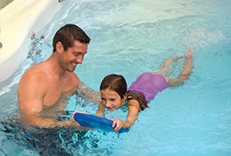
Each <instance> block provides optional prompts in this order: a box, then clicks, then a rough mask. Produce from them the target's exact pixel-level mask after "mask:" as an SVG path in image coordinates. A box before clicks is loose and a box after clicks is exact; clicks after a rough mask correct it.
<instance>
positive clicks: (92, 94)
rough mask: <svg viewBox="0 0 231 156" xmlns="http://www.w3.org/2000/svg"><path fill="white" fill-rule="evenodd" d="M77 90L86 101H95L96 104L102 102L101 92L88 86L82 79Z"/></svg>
mask: <svg viewBox="0 0 231 156" xmlns="http://www.w3.org/2000/svg"><path fill="white" fill-rule="evenodd" d="M76 91H77V95H78V96H80V97H82V98H83V99H84V101H85V102H94V103H95V104H100V102H101V98H100V93H99V92H96V91H94V90H93V89H91V88H89V87H87V86H86V85H85V84H84V83H83V82H81V81H80V82H79V83H78V87H77V89H76Z"/></svg>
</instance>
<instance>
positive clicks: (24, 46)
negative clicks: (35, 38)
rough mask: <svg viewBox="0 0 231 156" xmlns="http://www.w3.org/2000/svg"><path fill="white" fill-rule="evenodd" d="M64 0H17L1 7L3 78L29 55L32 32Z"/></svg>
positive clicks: (0, 73)
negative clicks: (60, 0)
mask: <svg viewBox="0 0 231 156" xmlns="http://www.w3.org/2000/svg"><path fill="white" fill-rule="evenodd" d="M64 3H65V2H62V3H59V1H58V0H14V1H13V2H11V3H10V4H8V5H7V6H6V7H4V8H3V9H2V10H1V11H0V16H1V18H0V42H1V46H0V82H2V81H4V80H6V79H7V78H9V77H10V76H11V75H12V74H13V73H14V71H15V70H16V69H17V68H18V67H19V65H20V63H21V62H22V61H23V60H24V59H25V58H26V57H27V55H28V51H29V46H30V43H31V32H32V31H33V32H35V33H37V32H38V31H40V30H41V29H42V28H43V27H44V26H45V25H46V24H48V22H49V21H50V20H51V19H52V17H53V16H54V15H55V14H56V13H57V12H58V10H59V9H60V8H61V7H62V6H63V4H64Z"/></svg>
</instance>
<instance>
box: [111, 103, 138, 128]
mask: <svg viewBox="0 0 231 156" xmlns="http://www.w3.org/2000/svg"><path fill="white" fill-rule="evenodd" d="M139 108H140V106H139V103H138V101H136V100H129V102H128V115H127V119H126V121H125V122H124V121H122V120H120V119H111V120H113V124H112V127H114V126H115V125H116V127H115V128H114V129H113V131H115V132H117V131H119V130H120V129H121V128H130V127H131V126H132V125H133V124H134V122H135V120H137V119H138V114H139Z"/></svg>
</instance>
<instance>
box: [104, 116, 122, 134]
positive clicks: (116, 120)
mask: <svg viewBox="0 0 231 156" xmlns="http://www.w3.org/2000/svg"><path fill="white" fill-rule="evenodd" d="M108 119H109V120H112V121H113V124H112V127H115V125H116V127H115V128H114V129H113V131H114V132H118V131H119V130H120V129H121V128H122V127H123V125H124V122H123V121H122V120H120V119H111V118H108Z"/></svg>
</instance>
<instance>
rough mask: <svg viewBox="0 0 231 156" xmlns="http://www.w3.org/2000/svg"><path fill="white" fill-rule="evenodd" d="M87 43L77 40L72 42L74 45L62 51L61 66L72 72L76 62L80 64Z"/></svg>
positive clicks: (85, 51)
mask: <svg viewBox="0 0 231 156" xmlns="http://www.w3.org/2000/svg"><path fill="white" fill-rule="evenodd" d="M87 47H88V44H87V43H81V42H79V41H75V42H74V46H73V47H70V48H68V49H67V51H63V52H62V54H61V55H62V56H61V59H62V62H63V63H62V64H61V66H62V67H63V68H64V69H65V70H67V71H69V72H73V71H74V70H75V68H76V66H77V64H82V62H83V58H84V55H85V54H86V53H87Z"/></svg>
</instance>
